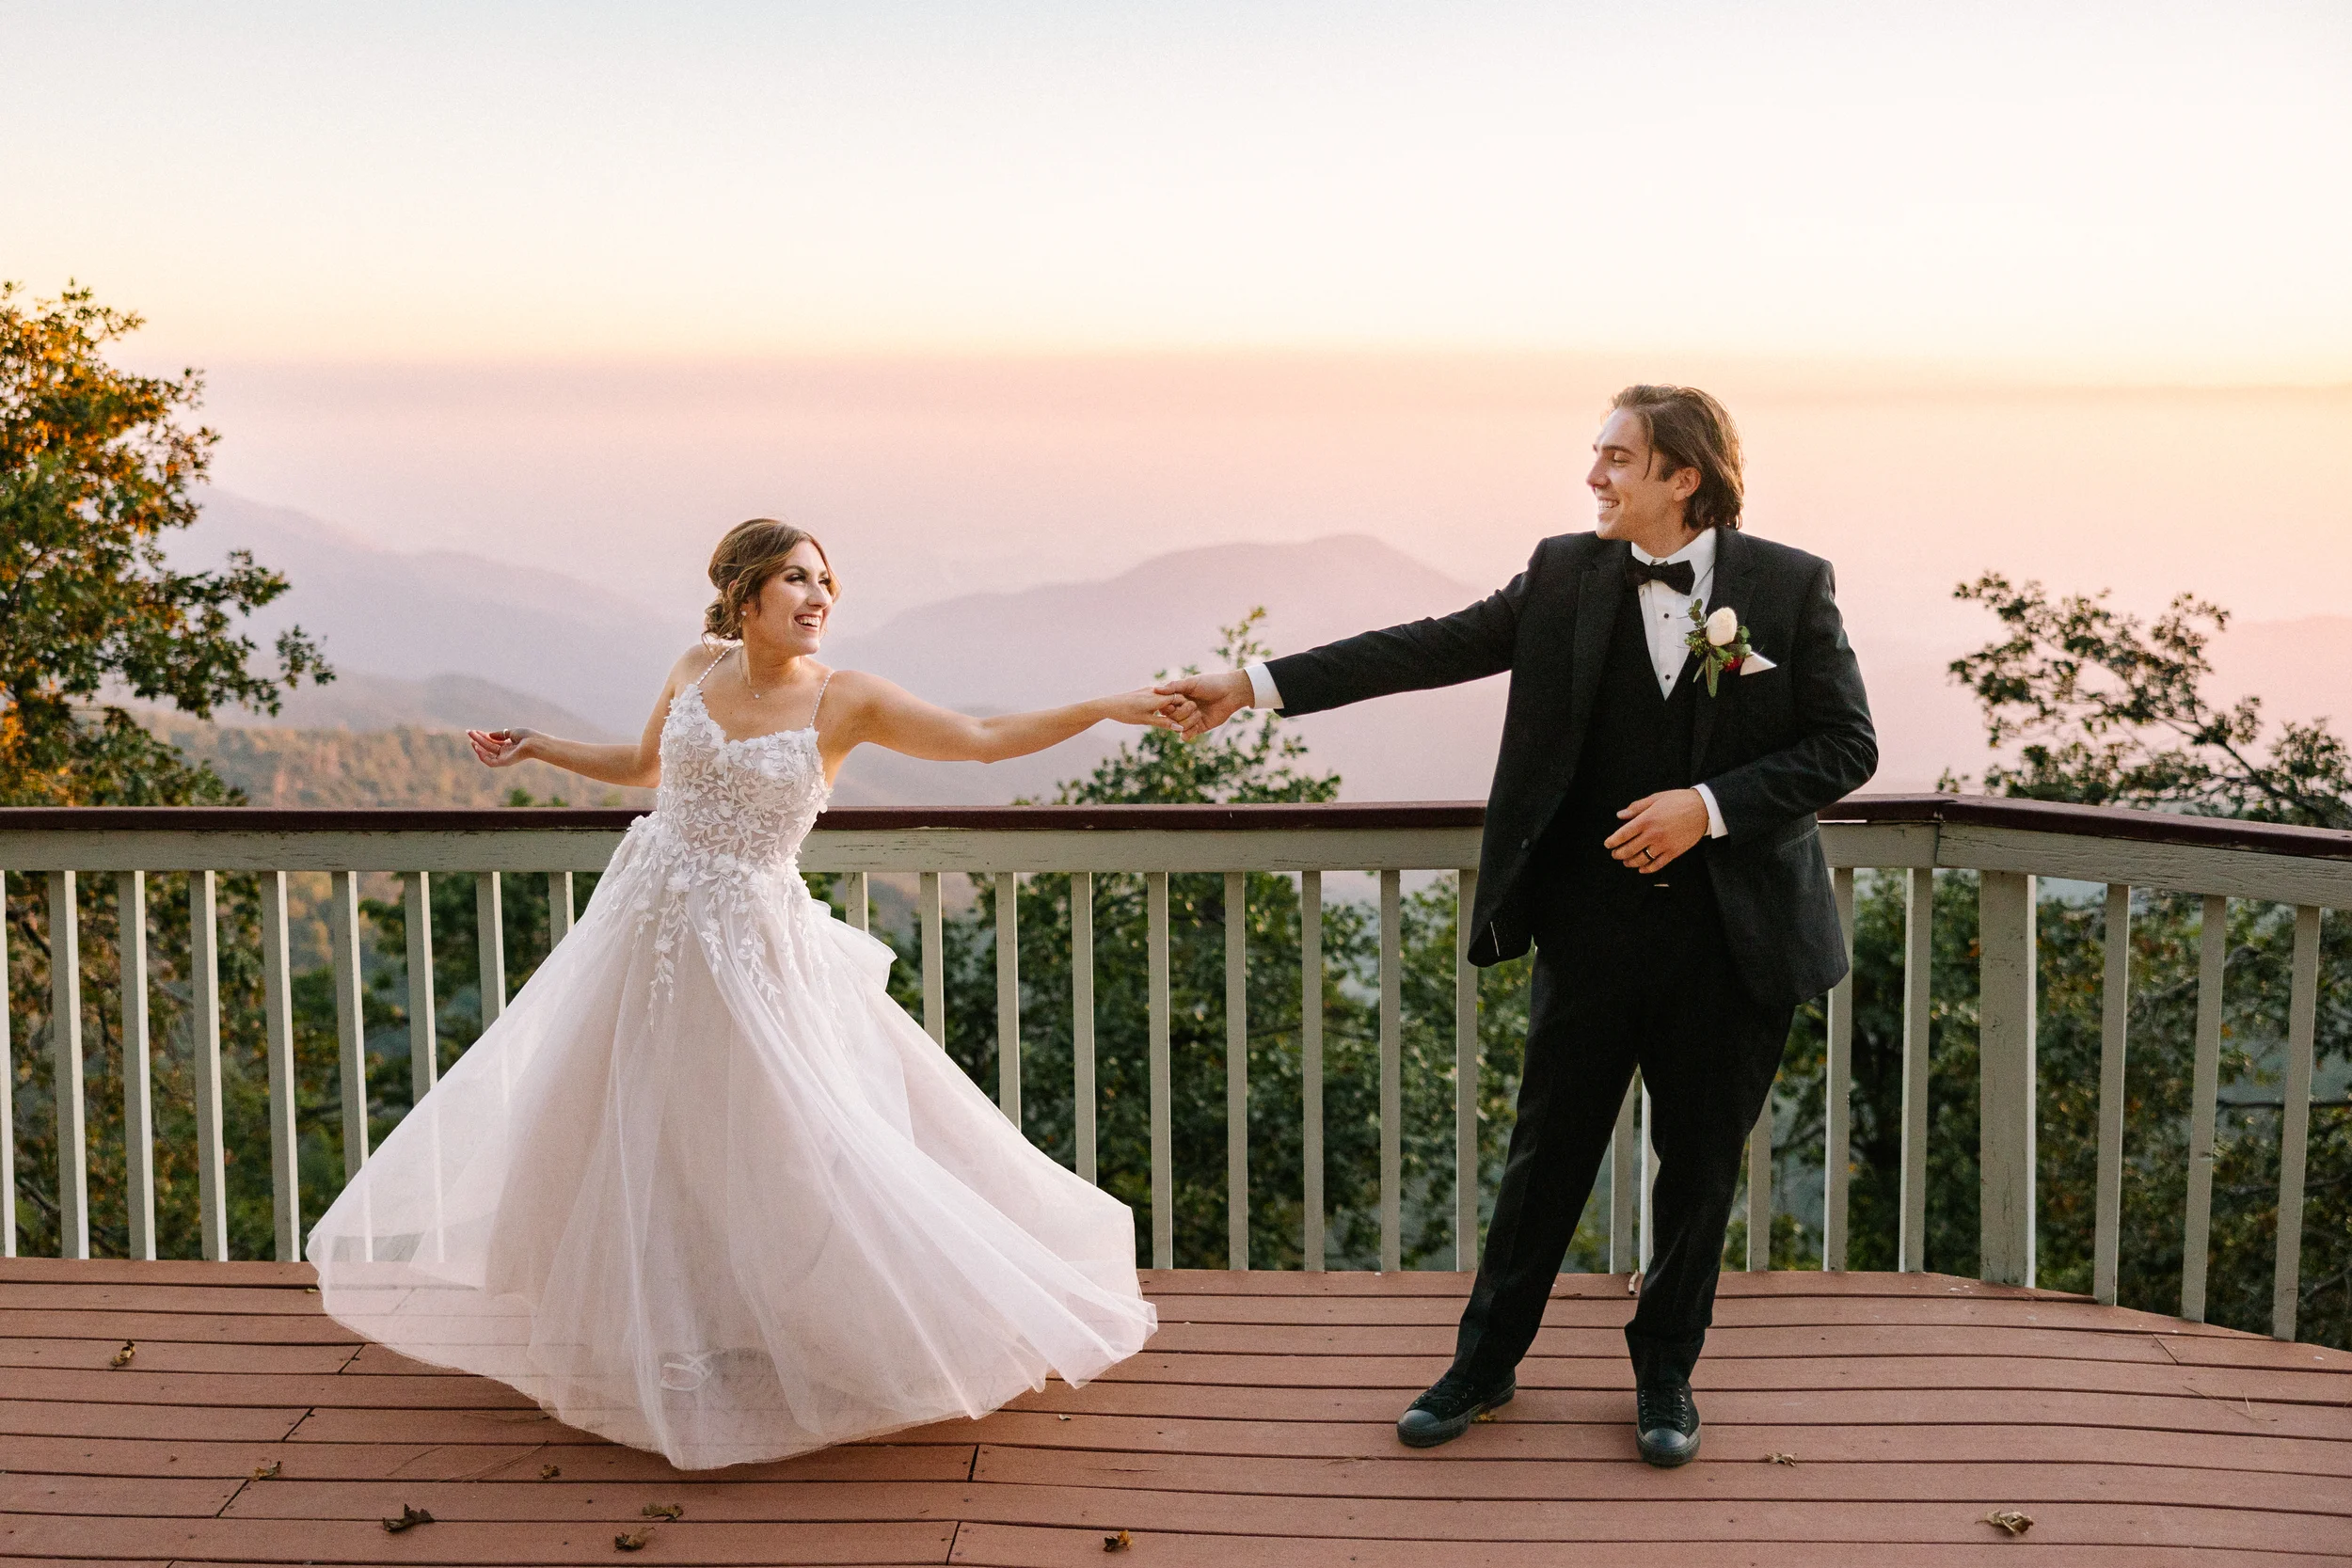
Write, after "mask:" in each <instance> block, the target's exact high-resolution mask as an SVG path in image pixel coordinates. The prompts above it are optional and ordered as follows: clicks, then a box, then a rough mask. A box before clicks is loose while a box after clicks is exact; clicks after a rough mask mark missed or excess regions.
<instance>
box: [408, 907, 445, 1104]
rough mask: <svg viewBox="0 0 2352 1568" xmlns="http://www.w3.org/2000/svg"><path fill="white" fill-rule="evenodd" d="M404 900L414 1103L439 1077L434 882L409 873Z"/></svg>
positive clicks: (430, 1090)
mask: <svg viewBox="0 0 2352 1568" xmlns="http://www.w3.org/2000/svg"><path fill="white" fill-rule="evenodd" d="M406 884H407V885H406V887H405V889H404V893H403V896H404V897H405V899H406V901H407V902H406V911H407V925H408V1086H409V1089H410V1091H411V1093H412V1095H413V1098H414V1100H415V1101H417V1102H421V1101H423V1099H424V1097H425V1096H426V1095H428V1094H431V1093H432V1092H433V1085H435V1084H437V1083H438V1082H440V1077H441V1037H440V1031H439V1028H438V1027H437V1024H436V1023H435V1022H434V1006H433V882H432V876H431V874H430V873H428V872H423V871H411V872H409V873H408V874H407V877H406Z"/></svg>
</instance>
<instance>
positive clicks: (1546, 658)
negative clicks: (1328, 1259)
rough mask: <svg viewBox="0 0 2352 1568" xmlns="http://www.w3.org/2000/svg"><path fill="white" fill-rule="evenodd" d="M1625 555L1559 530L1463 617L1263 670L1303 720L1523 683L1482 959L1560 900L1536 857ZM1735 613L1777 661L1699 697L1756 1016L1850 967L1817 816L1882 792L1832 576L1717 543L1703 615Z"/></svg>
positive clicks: (1705, 760) (1563, 789)
mask: <svg viewBox="0 0 2352 1568" xmlns="http://www.w3.org/2000/svg"><path fill="white" fill-rule="evenodd" d="M1630 553H1631V552H1630V549H1629V546H1627V545H1625V544H1623V543H1622V542H1617V541H1612V540H1606V539H1603V538H1601V537H1600V536H1599V535H1597V534H1592V533H1569V534H1562V535H1560V536H1559V537H1557V538H1552V539H1547V540H1545V541H1544V542H1543V543H1542V544H1540V545H1538V546H1535V553H1534V555H1533V556H1531V557H1529V558H1528V562H1527V569H1526V570H1525V571H1523V572H1521V573H1520V574H1519V575H1518V577H1516V578H1512V579H1511V582H1510V585H1509V586H1507V587H1505V588H1503V589H1501V590H1500V591H1498V592H1496V593H1494V594H1488V595H1487V596H1486V598H1484V599H1481V600H1480V601H1479V602H1478V603H1476V604H1474V605H1471V606H1470V608H1469V609H1467V610H1461V611H1459V612H1457V613H1455V614H1453V615H1447V616H1443V617H1441V618H1438V619H1435V620H1428V621H1415V622H1412V623H1410V624H1408V625H1406V626H1391V627H1389V628H1387V629H1386V630H1384V631H1370V632H1365V633H1364V634H1363V635H1361V636H1359V637H1351V638H1347V639H1345V640H1344V641H1338V642H1329V643H1326V644H1325V645H1324V646H1322V647H1320V648H1314V649H1311V650H1310V651H1308V652H1306V653H1303V654H1293V655H1290V656H1289V657H1284V658H1278V659H1275V660H1272V661H1271V663H1270V664H1269V666H1268V668H1269V671H1270V673H1272V674H1273V676H1274V682H1275V685H1276V686H1277V687H1279V689H1280V690H1281V694H1282V711H1283V712H1285V713H1291V714H1302V713H1314V712H1317V711H1319V710H1321V709H1323V708H1329V707H1339V706H1343V705H1345V704H1348V703H1359V702H1362V701H1363V700H1364V699H1365V698H1367V697H1379V696H1385V695H1387V694H1388V693H1390V692H1391V691H1409V690H1416V689H1421V688H1423V687H1433V686H1453V685H1455V684H1457V683H1459V682H1462V681H1470V680H1477V679H1479V678H1480V677H1482V676H1486V675H1492V674H1496V673H1501V672H1502V671H1505V670H1508V671H1509V672H1511V696H1510V704H1509V707H1508V709H1507V711H1506V714H1505V717H1504V720H1503V725H1502V755H1501V756H1500V757H1499V758H1498V759H1497V761H1496V764H1495V780H1494V787H1493V790H1492V791H1491V793H1490V794H1489V795H1488V797H1487V801H1486V840H1485V843H1484V844H1483V846H1482V847H1481V850H1480V854H1479V875H1478V900H1477V904H1476V907H1475V908H1474V909H1473V911H1471V915H1470V933H1471V940H1470V960H1471V961H1472V962H1473V963H1478V964H1492V963H1499V962H1501V961H1502V959H1504V958H1517V957H1518V955H1519V954H1521V953H1524V952H1526V951H1527V947H1528V942H1529V933H1530V929H1531V927H1532V925H1533V917H1534V911H1536V910H1537V909H1538V908H1540V900H1541V899H1542V898H1544V897H1545V896H1547V895H1549V894H1554V893H1556V892H1557V891H1558V890H1556V889H1546V888H1539V887H1533V886H1530V885H1528V884H1529V882H1530V881H1531V880H1532V879H1530V878H1529V877H1528V876H1527V875H1526V872H1527V868H1528V863H1529V859H1530V855H1531V852H1532V851H1533V850H1534V847H1535V845H1536V843H1537V841H1538V840H1540V839H1541V838H1542V837H1543V833H1544V829H1545V828H1546V827H1547V826H1548V825H1549V823H1550V821H1551V817H1552V814H1553V813H1554V812H1555V811H1556V810H1558V808H1559V806H1560V803H1561V801H1562V800H1564V799H1565V796H1566V795H1567V792H1568V785H1569V784H1570V782H1571V781H1572V780H1573V779H1574V777H1575V774H1576V766H1577V759H1578V757H1579V755H1580V754H1581V752H1582V750H1583V745H1584V735H1585V731H1586V728H1587V726H1588V725H1589V724H1590V722H1591V721H1592V715H1593V705H1594V704H1595V702H1596V701H1597V698H1598V695H1599V690H1600V673H1601V662H1602V660H1603V658H1604V657H1605V656H1606V655H1607V653H1608V649H1609V639H1610V633H1611V632H1612V630H1613V628H1614V624H1615V619H1616V614H1617V610H1618V607H1619V606H1620V605H1621V604H1623V603H1624V602H1625V599H1626V596H1627V595H1626V592H1625V567H1626V562H1627V560H1628V559H1629V555H1630ZM1724 605H1729V606H1731V607H1732V608H1733V609H1734V610H1738V611H1739V613H1740V621H1741V622H1742V624H1744V625H1745V626H1747V628H1748V633H1749V643H1750V646H1752V647H1753V648H1754V649H1755V650H1756V652H1757V653H1760V654H1762V655H1763V656H1764V657H1767V658H1769V659H1772V660H1773V661H1774V664H1775V667H1774V668H1772V669H1771V670H1766V671H1762V672H1759V673H1752V674H1736V675H1735V674H1726V675H1724V677H1723V679H1722V682H1721V686H1720V688H1719V689H1718V691H1717V694H1716V695H1715V696H1713V697H1709V696H1708V695H1707V694H1706V692H1705V690H1704V689H1701V690H1700V692H1699V693H1698V705H1699V706H1698V714H1697V720H1696V724H1695V733H1694V735H1693V737H1692V771H1691V777H1692V780H1693V782H1699V783H1704V784H1706V785H1707V786H1708V789H1709V790H1710V791H1711V792H1712V793H1713V794H1714V797H1715V803H1716V805H1717V807H1718V808H1719V809H1720V810H1721V811H1722V813H1723V817H1724V829H1725V835H1724V837H1722V838H1719V839H1716V840H1714V841H1712V843H1711V844H1710V846H1709V847H1708V852H1707V854H1706V856H1705V857H1704V859H1705V862H1706V864H1707V866H1708V872H1709V875H1710V876H1711V878H1712V880H1713V884H1714V890H1715V899H1716V906H1717V908H1718V910H1719V911H1720V912H1721V914H1722V918H1723V924H1724V934H1725V936H1726V937H1727V938H1728V940H1729V941H1730V942H1731V945H1732V949H1733V959H1734V963H1735V965H1736V966H1737V969H1738V973H1739V974H1740V981H1741V983H1742V984H1743V985H1744V986H1745V988H1746V989H1747V990H1748V991H1749V992H1750V994H1751V995H1753V996H1754V997H1755V998H1756V1001H1758V1002H1760V1003H1764V1004H1766V1005H1768V1006H1776V1005H1781V1004H1788V1005H1794V1004H1796V1003H1799V1002H1804V1001H1805V1000H1808V999H1809V998H1812V997H1815V996H1819V995H1820V993H1821V992H1823V991H1825V990H1828V989H1829V988H1830V987H1831V986H1833V985H1836V983H1837V981H1838V980H1839V979H1840V978H1841V977H1843V976H1844V974H1845V973H1846V968H1847V960H1846V942H1845V937H1844V933H1843V932H1842V930H1841V929H1840V928H1839V927H1838V924H1837V912H1836V904H1835V902H1834V901H1833V899H1832V897H1831V894H1830V880H1829V868H1828V864H1827V863H1826V862H1825V861H1824V860H1823V859H1822V857H1821V839H1820V829H1819V828H1818V827H1817V826H1816V825H1815V823H1814V817H1813V814H1814V813H1815V812H1816V811H1818V810H1819V809H1820V808H1821V807H1822V806H1825V805H1827V804H1829V803H1830V802H1831V801H1833V800H1837V799H1839V798H1840V797H1842V796H1845V795H1848V794H1851V792H1852V791H1853V790H1855V789H1856V788H1859V787H1860V786H1861V784H1863V782H1864V781H1865V780H1867V779H1868V778H1869V776H1870V774H1871V773H1872V771H1873V770H1875V769H1876V768H1877V767H1878V737H1877V736H1876V734H1875V733H1874V732H1873V731H1872V729H1871V727H1870V706H1869V702H1868V700H1867V697H1866V696H1865V695H1864V693H1863V689H1862V671H1861V668H1860V667H1859V665H1857V664H1856V663H1855V660H1854V655H1853V649H1852V648H1851V646H1850V645H1848V643H1847V641H1846V630H1845V625H1844V623H1843V622H1842V621H1841V620H1840V619H1839V617H1838V614H1837V600H1836V580H1835V576H1834V574H1833V573H1832V572H1831V570H1830V564H1829V562H1826V561H1823V560H1821V559H1820V557H1818V556H1812V555H1807V554H1805V553H1804V551H1803V550H1797V549H1791V548H1789V547H1788V546H1786V545H1777V544H1773V543H1772V542H1771V541H1769V540H1763V539H1754V538H1751V537H1749V536H1748V535H1747V534H1744V533H1740V532H1738V531H1733V530H1728V529H1725V530H1720V531H1718V533H1717V536H1716V556H1715V578H1714V583H1713V586H1712V588H1711V590H1710V592H1709V594H1708V609H1709V610H1715V609H1717V608H1719V607H1721V606H1724ZM1694 670H1695V666H1692V665H1686V666H1685V668H1684V673H1683V675H1682V677H1681V678H1683V679H1685V680H1688V679H1691V678H1692V672H1693V671H1694Z"/></svg>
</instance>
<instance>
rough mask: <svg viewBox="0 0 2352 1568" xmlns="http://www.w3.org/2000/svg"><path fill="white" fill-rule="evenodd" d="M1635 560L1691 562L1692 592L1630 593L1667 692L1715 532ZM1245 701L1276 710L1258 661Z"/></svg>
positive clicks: (1707, 584) (1713, 827)
mask: <svg viewBox="0 0 2352 1568" xmlns="http://www.w3.org/2000/svg"><path fill="white" fill-rule="evenodd" d="M1632 548H1633V555H1634V559H1636V560H1637V561H1645V562H1652V563H1656V562H1661V561H1663V562H1677V561H1687V562H1690V563H1691V590H1692V591H1691V592H1690V593H1688V594H1677V593H1676V592H1675V591H1674V590H1673V589H1671V588H1669V587H1667V586H1666V585H1665V584H1664V583H1662V582H1645V583H1644V584H1642V586H1641V588H1640V589H1639V590H1638V592H1637V593H1636V594H1635V597H1636V598H1637V599H1638V600H1639V602H1640V604H1641V607H1642V633H1643V636H1644V638H1645V641H1647V642H1648V643H1649V658H1650V665H1651V667H1652V668H1653V669H1655V670H1656V671H1657V672H1658V690H1659V694H1660V695H1661V696H1672V695H1673V694H1674V689H1675V677H1676V676H1677V675H1679V674H1680V673H1682V667H1683V665H1684V663H1685V662H1686V661H1688V659H1689V658H1690V657H1691V647H1690V641H1689V639H1690V636H1691V629H1692V621H1691V607H1692V605H1694V604H1695V605H1697V606H1698V607H1699V611H1700V613H1701V614H1704V613H1706V610H1707V594H1708V590H1709V589H1711V588H1712V587H1714V586H1715V531H1714V530H1713V529H1711V528H1710V529H1703V530H1701V531H1700V532H1699V536H1698V537H1697V538H1696V539H1693V540H1692V541H1691V542H1690V543H1689V544H1687V545H1685V546H1682V548H1680V549H1678V550H1677V551H1675V553H1674V554H1672V555H1669V556H1662V557H1661V556H1655V555H1652V554H1650V553H1649V551H1647V550H1645V549H1644V548H1642V547H1641V546H1639V545H1636V546H1632ZM1247 672H1248V676H1249V705H1250V706H1252V707H1263V708H1278V709H1279V707H1280V706H1281V705H1282V693H1281V692H1280V691H1279V690H1278V689H1276V687H1275V685H1274V674H1273V672H1271V671H1270V670H1268V669H1267V668H1266V666H1265V661H1264V660H1263V659H1259V660H1257V661H1255V662H1253V663H1251V664H1249V665H1248V666H1247ZM1696 788H1697V789H1698V793H1699V799H1700V800H1702V801H1704V802H1706V805H1707V836H1708V837H1709V838H1721V837H1723V836H1724V832H1726V830H1725V829H1724V812H1723V808H1722V807H1721V806H1719V805H1717V804H1716V803H1715V792H1714V791H1713V790H1711V789H1709V788H1708V787H1707V786H1706V785H1705V784H1699V785H1697V786H1696Z"/></svg>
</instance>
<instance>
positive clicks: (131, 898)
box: [115, 871, 155, 1259]
mask: <svg viewBox="0 0 2352 1568" xmlns="http://www.w3.org/2000/svg"><path fill="white" fill-rule="evenodd" d="M115 913H116V926H115V956H116V958H117V959H118V960H119V968H118V974H119V982H120V985H121V988H122V1176H123V1180H124V1182H125V1183H126V1184H127V1186H128V1187H129V1189H130V1190H129V1191H128V1192H126V1193H124V1194H123V1195H122V1196H123V1208H124V1210H125V1215H124V1217H125V1219H126V1220H127V1222H128V1225H129V1229H130V1243H131V1244H130V1249H129V1250H130V1254H131V1256H132V1257H134V1258H141V1259H151V1258H153V1257H154V1256H155V1108H154V1078H153V1065H152V1063H151V1061H150V1059H149V1058H150V1049H149V1039H148V1035H149V1020H148V1011H147V873H146V872H144V871H125V872H122V873H120V874H119V875H118V876H117V877H116V879H115Z"/></svg>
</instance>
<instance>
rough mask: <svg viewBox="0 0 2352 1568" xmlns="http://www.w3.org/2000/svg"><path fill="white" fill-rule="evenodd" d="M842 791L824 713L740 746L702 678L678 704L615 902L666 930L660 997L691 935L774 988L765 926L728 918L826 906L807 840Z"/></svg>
mask: <svg viewBox="0 0 2352 1568" xmlns="http://www.w3.org/2000/svg"><path fill="white" fill-rule="evenodd" d="M714 662H715V661H714ZM709 673H710V672H709V671H707V670H706V671H704V672H703V674H704V676H705V678H707V677H708V675H709ZM826 679H827V681H830V680H831V679H832V677H831V676H830V675H828V676H827V677H826ZM817 705H818V707H819V708H821V707H822V706H823V705H824V689H823V687H822V686H819V687H818V695H817ZM832 793H833V788H832V786H831V785H830V784H826V782H825V764H824V758H823V756H822V755H821V754H819V752H818V748H817V725H816V722H815V715H814V714H813V713H812V715H811V718H810V722H809V723H807V724H805V725H803V727H801V728H800V729H797V730H775V731H771V733H769V734H767V735H755V736H745V737H744V738H743V739H741V740H729V739H728V738H727V736H726V732H725V731H724V730H723V729H721V728H720V727H719V721H717V720H716V719H713V718H712V717H711V716H710V710H709V709H708V708H707V707H706V706H705V705H703V693H702V681H700V680H698V681H696V682H695V683H694V684H693V685H692V686H690V687H688V688H687V689H685V690H683V691H681V692H679V693H678V694H677V695H676V696H675V697H674V698H672V699H671V701H670V712H669V716H668V717H667V718H665V719H664V720H663V721H661V787H660V790H659V791H658V792H657V793H656V795H655V797H654V808H653V811H652V812H651V813H650V814H649V815H647V816H641V817H639V818H638V819H637V820H636V821H635V822H634V823H632V824H630V826H629V830H628V838H627V841H626V842H625V843H624V845H623V847H622V852H621V853H620V854H619V855H616V856H615V857H614V858H613V862H612V870H613V873H615V876H614V888H613V893H614V896H616V897H617V898H619V899H621V900H622V901H623V902H624V903H625V905H626V906H627V907H628V908H629V909H630V910H631V911H634V915H635V918H636V920H637V921H638V922H640V923H641V924H644V925H650V926H651V927H653V928H654V929H653V947H654V958H655V962H654V993H655V995H656V997H657V998H659V997H660V996H664V995H666V994H667V993H668V991H669V989H670V985H671V982H672V979H673V976H674V975H675V961H676V954H677V947H678V943H679V942H681V941H683V940H684V939H685V938H686V937H687V936H689V935H690V934H691V936H693V937H694V939H695V940H697V941H698V942H701V944H702V945H703V948H704V949H705V951H706V952H707V954H709V956H710V958H711V961H712V962H713V963H714V964H715V963H718V962H720V961H722V958H723V956H726V957H731V958H733V959H734V960H735V961H737V962H738V963H739V965H740V966H741V970H742V972H743V973H745V974H749V975H750V976H751V977H752V979H753V982H754V984H755V985H757V986H758V987H759V988H760V989H762V990H772V988H773V987H774V984H775V980H774V976H773V975H772V974H771V973H770V972H771V968H772V962H771V960H772V958H773V955H771V953H770V952H769V951H768V949H767V943H766V942H765V940H764V939H763V938H762V937H761V936H760V935H759V932H758V928H757V923H756V922H748V921H742V920H729V919H728V918H726V917H727V916H730V915H737V916H739V915H743V914H746V913H748V912H750V911H752V910H753V909H754V907H755V906H757V905H761V904H772V905H773V906H774V907H775V908H777V909H779V910H784V909H789V908H792V907H795V906H803V905H813V904H814V900H813V899H811V897H810V895H809V892H808V884H807V883H805V882H803V880H802V879H801V878H800V853H801V841H802V840H803V839H804V838H806V837H807V836H808V831H809V829H810V828H811V827H813V826H815V825H816V822H817V814H818V812H821V811H823V810H824V809H825V800H826V799H827V798H828V797H829V796H831V795H832ZM600 895H601V894H600Z"/></svg>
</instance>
